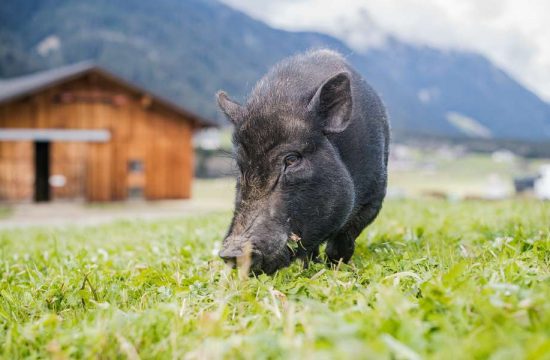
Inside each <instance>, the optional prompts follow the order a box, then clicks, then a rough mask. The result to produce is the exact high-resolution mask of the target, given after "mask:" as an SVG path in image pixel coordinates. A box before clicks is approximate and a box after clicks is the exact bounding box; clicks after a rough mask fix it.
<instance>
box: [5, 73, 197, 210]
mask: <svg viewBox="0 0 550 360" xmlns="http://www.w3.org/2000/svg"><path fill="white" fill-rule="evenodd" d="M75 94H76V95H75ZM71 96H72V98H71ZM75 99H76V100H75ZM110 99H111V100H112V99H115V102H114V103H113V102H112V101H110ZM10 127H11V128H58V129H109V130H110V131H111V135H112V138H111V141H110V142H108V143H78V144H77V143H70V142H59V143H53V144H52V159H51V169H50V173H51V174H52V175H54V174H60V175H64V176H65V177H66V179H67V184H66V185H65V186H64V187H62V188H55V189H53V191H52V194H53V198H54V199H70V198H79V197H83V196H85V197H86V198H87V199H88V200H90V201H112V200H123V199H126V197H127V193H128V188H129V186H130V185H132V184H131V181H129V179H130V178H131V177H129V174H128V162H129V161H130V160H138V161H141V162H143V164H144V168H145V174H143V175H142V177H143V179H144V180H143V182H144V183H145V189H144V193H145V196H146V198H147V199H151V200H154V199H178V198H188V197H190V195H191V181H192V177H193V148H192V127H191V123H190V121H187V120H186V119H184V118H182V116H181V115H179V114H176V113H175V112H172V111H170V110H167V109H165V108H163V107H161V106H158V105H156V104H155V103H154V102H153V104H149V103H146V104H145V105H144V102H143V101H142V98H141V95H140V94H135V93H132V92H130V91H128V89H127V88H125V87H123V86H120V85H119V84H117V83H114V82H112V81H110V80H106V79H103V78H101V77H98V76H96V75H95V74H91V75H89V76H86V77H84V78H81V79H77V80H74V81H71V82H69V83H66V84H62V85H60V86H57V87H55V88H52V89H49V90H46V91H44V92H42V93H40V94H37V95H36V96H33V97H29V98H27V99H24V100H20V101H16V102H13V103H10V104H6V105H0V128H10ZM135 175H136V174H132V177H133V178H135ZM138 175H139V174H138ZM134 182H135V181H134ZM16 183H17V184H18V185H17V186H16V185H14V184H16ZM33 183H34V146H33V144H32V143H30V142H28V143H25V142H0V200H2V199H3V200H11V201H20V200H32V198H33V191H34V186H33Z"/></svg>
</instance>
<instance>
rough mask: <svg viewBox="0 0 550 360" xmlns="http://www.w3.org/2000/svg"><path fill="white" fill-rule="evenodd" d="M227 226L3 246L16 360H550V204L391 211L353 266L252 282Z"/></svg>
mask: <svg viewBox="0 0 550 360" xmlns="http://www.w3.org/2000/svg"><path fill="white" fill-rule="evenodd" d="M229 219H230V214H229V213H219V214H213V215H211V216H203V217H200V218H199V217H195V218H193V217H191V218H185V219H180V220H162V221H156V222H150V223H143V222H141V223H138V222H117V223H113V224H109V225H103V226H100V227H94V228H92V227H89V228H69V227H67V228H61V229H40V228H36V229H13V230H4V231H2V232H0V274H1V275H0V329H1V330H0V344H1V345H0V346H1V348H0V357H2V358H10V359H16V358H23V357H25V358H43V357H52V358H57V359H63V358H129V359H137V358H139V357H141V358H190V359H209V358H214V359H215V358H245V359H271V358H306V359H323V358H326V359H329V358H392V359H420V358H438V359H442V358H454V359H461V358H463V359H471V358H489V357H490V358H494V359H521V358H526V359H542V358H550V302H549V301H548V299H550V228H549V227H550V221H549V220H550V204H548V203H546V204H543V203H537V202H534V201H522V202H498V203H482V202H462V203H449V202H445V201H440V200H429V201H410V200H409V201H397V200H393V201H389V202H388V203H387V204H386V206H385V208H384V210H383V213H382V214H381V216H380V217H379V219H378V220H377V221H376V223H375V224H374V225H373V226H371V227H370V228H369V229H368V230H367V231H365V232H364V233H363V234H362V236H361V238H360V239H359V241H358V248H357V252H356V255H355V257H354V258H353V262H352V264H350V265H341V266H340V267H338V268H336V269H335V268H332V269H331V268H327V267H325V266H324V265H321V264H315V265H314V266H312V267H310V268H309V269H307V270H303V269H302V267H301V266H300V264H298V263H296V264H294V265H293V266H291V267H290V268H287V269H284V270H281V271H279V272H278V273H277V274H276V275H275V276H273V277H268V276H265V275H261V276H259V277H255V278H249V279H248V278H247V279H240V278H239V276H238V274H237V273H236V272H235V271H228V270H227V269H226V268H225V266H224V265H223V264H222V263H221V261H220V260H218V259H217V258H216V257H215V253H216V249H217V248H218V247H219V243H220V239H221V238H222V237H223V235H224V232H225V228H226V226H227V223H228V221H229Z"/></svg>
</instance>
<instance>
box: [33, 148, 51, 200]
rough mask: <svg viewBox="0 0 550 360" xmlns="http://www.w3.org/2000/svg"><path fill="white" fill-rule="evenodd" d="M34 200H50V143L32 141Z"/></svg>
mask: <svg viewBox="0 0 550 360" xmlns="http://www.w3.org/2000/svg"><path fill="white" fill-rule="evenodd" d="M34 174H35V175H34V201H36V202H43V201H50V183H49V180H50V143H49V142H42V141H39V142H35V143H34Z"/></svg>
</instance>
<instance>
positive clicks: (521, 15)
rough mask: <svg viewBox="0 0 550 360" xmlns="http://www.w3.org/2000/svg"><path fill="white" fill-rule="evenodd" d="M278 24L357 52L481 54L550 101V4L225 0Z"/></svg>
mask: <svg viewBox="0 0 550 360" xmlns="http://www.w3.org/2000/svg"><path fill="white" fill-rule="evenodd" d="M222 1H223V2H225V3H226V4H228V5H230V6H232V7H234V8H237V9H240V10H241V11H244V12H246V13H248V14H249V15H251V16H252V17H254V18H257V19H260V20H263V21H265V22H267V23H268V24H270V25H271V26H273V27H277V28H282V29H287V30H313V31H320V32H324V33H328V34H331V35H334V36H336V37H338V38H340V39H342V40H344V41H345V42H346V43H347V44H348V45H350V46H351V47H352V48H355V49H356V50H361V49H365V48H366V47H368V46H380V45H381V44H383V39H384V37H385V35H386V34H391V35H394V36H396V37H398V38H400V39H403V40H407V41H410V42H415V43H419V44H426V45H432V46H436V47H439V48H451V49H468V50H473V51H476V52H480V53H482V54H484V55H485V56H487V57H488V58H490V59H491V60H492V61H493V62H495V63H496V64H497V65H498V66H500V67H501V68H503V69H504V70H506V71H507V72H508V73H510V74H511V75H512V76H513V77H515V78H516V79H518V80H519V81H520V82H522V83H523V84H524V85H526V86H527V87H528V88H530V89H531V90H532V91H534V92H535V93H537V94H538V95H539V96H541V97H542V98H544V99H545V100H546V101H550V1H549V0H462V1H452V0H222Z"/></svg>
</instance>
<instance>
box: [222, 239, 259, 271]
mask: <svg viewBox="0 0 550 360" xmlns="http://www.w3.org/2000/svg"><path fill="white" fill-rule="evenodd" d="M219 256H220V258H222V259H223V261H224V262H225V263H226V264H228V265H230V266H231V267H233V268H235V267H237V266H239V267H241V266H242V267H247V268H249V270H250V271H255V270H256V271H257V270H259V269H261V266H262V259H263V255H262V253H261V252H260V251H258V250H256V249H252V248H251V247H250V246H244V247H237V246H231V245H230V246H224V247H223V248H222V249H221V250H220V252H219Z"/></svg>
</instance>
